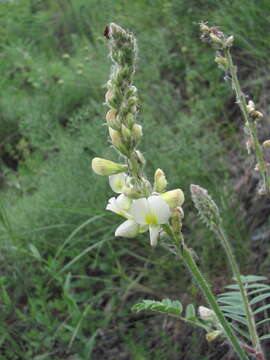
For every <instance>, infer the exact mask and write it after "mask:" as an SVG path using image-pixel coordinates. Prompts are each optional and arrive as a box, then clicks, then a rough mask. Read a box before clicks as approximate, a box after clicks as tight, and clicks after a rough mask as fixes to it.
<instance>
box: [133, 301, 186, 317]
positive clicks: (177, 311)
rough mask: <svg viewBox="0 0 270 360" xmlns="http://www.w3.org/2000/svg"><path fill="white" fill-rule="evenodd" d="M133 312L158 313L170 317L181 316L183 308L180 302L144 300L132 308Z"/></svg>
mask: <svg viewBox="0 0 270 360" xmlns="http://www.w3.org/2000/svg"><path fill="white" fill-rule="evenodd" d="M132 310H133V311H136V312H140V311H145V310H152V311H158V312H161V313H165V314H168V315H176V316H181V314H182V311H183V306H182V304H181V303H180V301H178V300H174V301H172V300H170V299H163V300H162V301H155V300H143V302H142V303H138V304H136V305H134V306H133V307H132Z"/></svg>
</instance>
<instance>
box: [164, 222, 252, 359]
mask: <svg viewBox="0 0 270 360" xmlns="http://www.w3.org/2000/svg"><path fill="white" fill-rule="evenodd" d="M163 229H164V231H166V233H167V234H168V235H169V236H170V238H171V239H172V241H173V242H174V244H175V245H176V247H177V249H178V253H179V255H180V257H181V258H182V259H183V260H184V262H185V264H186V266H187V268H188V269H189V271H190V272H191V274H192V275H193V277H194V278H195V280H196V282H197V283H198V285H199V287H200V289H201V290H202V292H203V294H204V296H205V297H206V299H207V300H208V303H209V305H210V307H211V309H212V310H213V311H214V312H215V314H216V317H217V319H218V320H219V322H220V324H221V326H222V327H223V329H224V332H225V334H226V336H227V338H228V340H229V341H230V343H231V344H232V346H233V348H234V350H235V352H236V353H237V354H238V356H239V358H240V359H241V360H249V358H248V356H247V354H246V353H245V351H244V350H243V348H242V347H241V344H240V342H239V340H238V338H237V337H236V336H235V334H234V332H233V331H232V329H231V327H230V325H229V323H228V322H227V320H226V318H225V316H224V315H223V313H222V311H221V310H220V308H219V305H218V303H217V301H216V299H215V296H214V294H213V293H212V291H211V289H210V287H209V285H208V282H207V281H206V280H205V278H204V277H203V275H202V273H201V271H200V269H199V268H198V266H197V265H196V262H195V261H194V259H193V257H192V253H191V252H190V250H189V249H188V248H187V247H186V245H185V244H184V241H183V238H182V234H181V235H180V237H179V238H176V236H175V234H174V232H173V231H172V229H171V228H170V226H168V225H163Z"/></svg>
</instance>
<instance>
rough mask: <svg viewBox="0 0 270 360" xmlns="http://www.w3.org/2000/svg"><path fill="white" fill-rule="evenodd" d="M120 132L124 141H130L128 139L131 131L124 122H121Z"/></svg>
mask: <svg viewBox="0 0 270 360" xmlns="http://www.w3.org/2000/svg"><path fill="white" fill-rule="evenodd" d="M121 133H122V136H123V138H124V139H125V141H127V142H130V140H131V131H130V130H129V128H127V127H126V126H125V125H124V124H122V127H121Z"/></svg>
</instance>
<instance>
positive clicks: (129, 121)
mask: <svg viewBox="0 0 270 360" xmlns="http://www.w3.org/2000/svg"><path fill="white" fill-rule="evenodd" d="M134 121H135V120H134V115H133V114H132V113H131V112H129V113H128V114H127V116H126V124H127V127H128V128H129V129H131V128H132V126H133V124H134Z"/></svg>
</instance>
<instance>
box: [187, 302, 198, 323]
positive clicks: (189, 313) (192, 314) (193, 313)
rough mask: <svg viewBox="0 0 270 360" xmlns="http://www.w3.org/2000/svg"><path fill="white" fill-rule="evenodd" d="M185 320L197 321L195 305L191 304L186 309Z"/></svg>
mask: <svg viewBox="0 0 270 360" xmlns="http://www.w3.org/2000/svg"><path fill="white" fill-rule="evenodd" d="M185 318H186V319H187V320H194V319H196V310H195V308H194V305H193V304H189V305H188V306H187V307H186V313H185Z"/></svg>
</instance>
